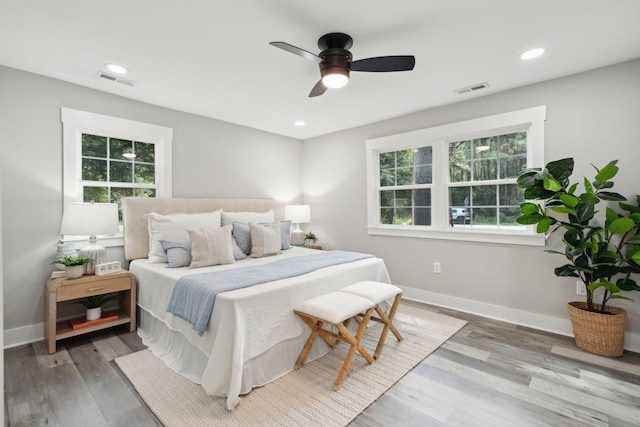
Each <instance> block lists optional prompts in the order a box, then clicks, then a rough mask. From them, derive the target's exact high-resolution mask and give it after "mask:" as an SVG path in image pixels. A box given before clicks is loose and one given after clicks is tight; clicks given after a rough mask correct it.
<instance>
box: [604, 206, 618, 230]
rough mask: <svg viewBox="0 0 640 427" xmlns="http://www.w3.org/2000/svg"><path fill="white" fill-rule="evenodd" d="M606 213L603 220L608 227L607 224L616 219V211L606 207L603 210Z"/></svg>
mask: <svg viewBox="0 0 640 427" xmlns="http://www.w3.org/2000/svg"><path fill="white" fill-rule="evenodd" d="M605 214H606V220H605V223H604V224H605V227H609V225H610V224H611V223H612V222H613V221H615V220H616V219H618V214H617V213H616V211H614V210H613V209H611V208H607V209H606V211H605Z"/></svg>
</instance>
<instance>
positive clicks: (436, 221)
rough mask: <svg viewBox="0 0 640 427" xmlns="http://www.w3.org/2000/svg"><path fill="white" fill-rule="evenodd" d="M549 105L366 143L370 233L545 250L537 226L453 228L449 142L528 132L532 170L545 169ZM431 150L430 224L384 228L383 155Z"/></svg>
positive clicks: (528, 158) (529, 157) (368, 230)
mask: <svg viewBox="0 0 640 427" xmlns="http://www.w3.org/2000/svg"><path fill="white" fill-rule="evenodd" d="M545 120H546V106H544V105H542V106H538V107H532V108H527V109H523V110H518V111H512V112H508V113H503V114H497V115H493V116H487V117H481V118H477V119H472V120H466V121H462V122H456V123H451V124H447V125H442V126H436V127H431V128H427V129H420V130H417V131H412V132H406V133H402V134H398V135H391V136H387V137H383V138H376V139H370V140H367V141H366V155H367V160H366V161H367V232H368V234H370V235H380V236H399V237H417V238H427V239H445V240H462V241H471V242H490V243H504V244H520V245H532V246H544V242H545V238H544V235H540V234H538V233H536V231H535V228H534V227H533V226H526V227H524V229H521V230H513V229H478V228H473V227H469V228H467V227H449V226H448V217H449V215H448V212H449V202H448V197H447V196H446V195H447V188H448V182H449V177H448V168H447V165H448V148H447V147H448V142H449V141H453V140H460V139H474V138H480V137H486V136H488V135H499V134H503V133H509V132H513V131H526V132H527V167H542V166H543V165H544V122H545ZM426 145H431V146H432V147H433V184H432V185H433V187H432V191H431V201H432V207H431V215H432V217H431V225H430V226H414V225H397V224H380V223H379V217H380V191H379V190H380V188H379V183H380V178H379V177H380V170H379V168H380V162H379V155H380V153H382V152H389V151H398V150H404V149H408V148H415V147H420V146H426Z"/></svg>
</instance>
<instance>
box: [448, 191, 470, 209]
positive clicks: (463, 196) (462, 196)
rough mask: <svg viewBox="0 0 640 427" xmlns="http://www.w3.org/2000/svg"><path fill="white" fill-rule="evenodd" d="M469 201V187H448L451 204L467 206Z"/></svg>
mask: <svg viewBox="0 0 640 427" xmlns="http://www.w3.org/2000/svg"><path fill="white" fill-rule="evenodd" d="M469 203H471V187H449V204H450V205H451V206H469Z"/></svg>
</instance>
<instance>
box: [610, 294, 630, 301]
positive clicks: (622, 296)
mask: <svg viewBox="0 0 640 427" xmlns="http://www.w3.org/2000/svg"><path fill="white" fill-rule="evenodd" d="M609 299H626V300H628V301H633V300H632V299H631V298H629V297H625V296H624V295H617V294H616V295H611V296H609Z"/></svg>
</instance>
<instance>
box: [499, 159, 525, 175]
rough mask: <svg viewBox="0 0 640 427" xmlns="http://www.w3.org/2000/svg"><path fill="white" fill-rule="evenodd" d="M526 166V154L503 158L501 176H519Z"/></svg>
mask: <svg viewBox="0 0 640 427" xmlns="http://www.w3.org/2000/svg"><path fill="white" fill-rule="evenodd" d="M526 167H527V156H526V155H523V156H518V157H512V158H505V159H502V160H501V161H500V178H502V179H505V178H517V177H518V175H519V174H520V171H521V170H522V169H525V168H526Z"/></svg>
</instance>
